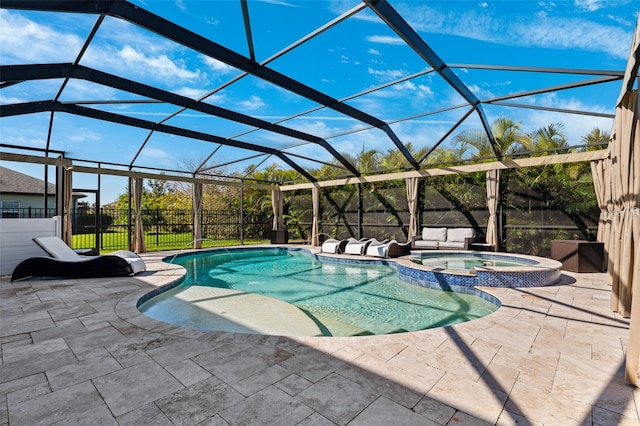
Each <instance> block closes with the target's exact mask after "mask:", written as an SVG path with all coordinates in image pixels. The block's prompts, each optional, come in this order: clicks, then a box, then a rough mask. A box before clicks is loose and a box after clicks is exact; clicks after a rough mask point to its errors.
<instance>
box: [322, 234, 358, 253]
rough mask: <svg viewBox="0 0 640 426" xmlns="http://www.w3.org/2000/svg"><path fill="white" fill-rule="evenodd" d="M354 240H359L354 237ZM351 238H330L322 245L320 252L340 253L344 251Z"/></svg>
mask: <svg viewBox="0 0 640 426" xmlns="http://www.w3.org/2000/svg"><path fill="white" fill-rule="evenodd" d="M353 240H354V241H357V240H356V239H355V238H353ZM348 242H349V240H337V239H335V238H329V239H328V240H326V241H325V242H324V243H322V246H321V247H320V253H334V254H340V253H343V252H344V248H345V246H346V245H347V243H348Z"/></svg>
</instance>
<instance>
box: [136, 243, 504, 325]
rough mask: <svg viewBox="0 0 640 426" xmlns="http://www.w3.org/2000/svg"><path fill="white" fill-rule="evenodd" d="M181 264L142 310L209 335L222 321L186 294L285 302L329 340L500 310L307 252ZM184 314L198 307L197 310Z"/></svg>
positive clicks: (231, 255)
mask: <svg viewBox="0 0 640 426" xmlns="http://www.w3.org/2000/svg"><path fill="white" fill-rule="evenodd" d="M173 263H176V264H180V265H182V266H184V267H185V268H186V269H187V276H186V278H185V281H184V282H183V283H181V284H180V285H179V286H177V287H176V288H174V289H172V290H170V291H168V292H165V293H162V294H160V295H158V296H155V297H153V298H151V299H150V300H148V301H147V302H145V303H144V304H143V305H141V306H140V308H139V309H140V310H141V311H142V312H143V313H145V314H146V315H149V316H151V317H153V318H155V319H158V320H161V321H164V322H169V323H172V324H178V325H183V326H191V327H195V328H199V329H202V330H213V329H215V328H211V327H215V319H213V318H212V320H211V321H210V323H209V321H208V320H207V316H206V315H203V314H202V313H201V312H198V313H196V312H195V310H197V309H198V308H197V307H195V306H193V307H192V308H190V307H189V306H190V305H186V306H185V304H184V303H183V302H181V300H180V293H181V292H185V291H190V290H193V289H194V287H220V288H226V289H231V290H236V291H242V292H251V293H257V294H260V295H263V296H267V297H271V298H276V299H279V300H282V301H285V302H287V303H290V304H292V305H294V306H296V307H298V308H299V309H301V310H302V311H304V312H305V313H306V314H307V315H308V316H310V317H311V318H312V319H313V320H314V321H315V322H316V323H317V324H318V325H319V327H320V329H321V331H322V334H323V335H326V336H353V335H371V334H390V333H399V332H406V331H416V330H423V329H427V328H433V327H442V326H446V325H451V324H455V323H460V322H465V321H470V320H473V319H476V318H480V317H483V316H485V315H488V314H490V313H491V312H494V311H495V310H496V309H497V308H498V307H497V306H496V305H495V304H493V303H491V302H489V301H486V300H484V299H482V298H480V297H478V296H476V295H473V294H464V293H454V292H445V291H440V290H432V289H427V288H422V287H419V286H416V285H413V284H409V283H406V282H404V281H402V280H400V279H399V278H398V277H397V272H396V269H395V268H394V267H393V266H386V265H363V266H357V265H351V264H341V263H325V262H320V261H318V260H317V259H316V258H315V257H313V256H312V255H310V254H307V253H304V252H300V251H288V250H284V249H252V250H245V251H242V250H238V251H235V250H233V251H229V252H220V251H216V252H209V253H208V254H203V253H199V254H194V255H188V256H181V257H177V258H176V259H175V260H174V262H173ZM214 299H215V298H214ZM211 303H215V300H212V301H211ZM176 309H180V310H181V311H180V313H177V312H176ZM184 309H187V310H188V309H194V313H193V314H190V313H189V312H184ZM194 319H196V321H195V323H194Z"/></svg>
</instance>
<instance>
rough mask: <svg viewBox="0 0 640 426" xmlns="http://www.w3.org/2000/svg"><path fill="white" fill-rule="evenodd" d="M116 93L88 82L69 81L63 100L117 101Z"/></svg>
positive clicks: (108, 88)
mask: <svg viewBox="0 0 640 426" xmlns="http://www.w3.org/2000/svg"><path fill="white" fill-rule="evenodd" d="M115 94H116V91H115V90H114V89H112V88H111V87H107V86H102V85H99V84H95V83H91V82H89V81H86V80H76V79H72V80H69V82H68V83H67V85H66V86H65V88H64V92H63V94H62V97H63V99H66V100H69V99H72V100H86V99H103V100H107V99H115Z"/></svg>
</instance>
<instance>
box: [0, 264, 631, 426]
mask: <svg viewBox="0 0 640 426" xmlns="http://www.w3.org/2000/svg"><path fill="white" fill-rule="evenodd" d="M166 254H167V253H163V254H160V253H151V254H146V255H144V258H145V260H146V262H147V265H148V268H149V271H148V272H146V273H144V274H142V275H138V276H136V277H133V278H117V279H116V278H111V279H85V280H71V279H68V280H52V279H34V280H27V281H20V282H16V283H10V282H9V279H8V278H6V277H4V278H1V279H0V307H1V310H0V344H1V358H2V362H1V364H0V395H1V396H2V399H1V402H0V425H4V424H10V425H16V426H17V425H37V424H60V425H73V424H77V425H89V424H98V425H110V424H114V425H117V424H120V425H173V424H175V425H260V424H264V425H288V424H291V425H346V424H349V425H391V424H393V425H447V424H456V425H484V424H500V425H511V424H532V425H583V424H584V425H616V424H620V425H640V421H639V420H638V419H639V410H638V405H640V389H637V388H635V387H632V386H629V385H627V384H626V383H625V382H624V380H623V368H624V351H625V349H626V344H627V338H628V321H627V320H625V319H622V318H620V317H618V316H616V315H614V314H613V313H612V312H611V310H610V309H609V291H610V287H609V285H608V277H607V275H606V274H573V273H563V280H562V283H561V284H559V285H556V286H550V287H543V288H529V289H485V290H486V291H488V292H490V293H492V294H494V295H495V296H496V297H498V298H499V299H500V300H501V301H502V303H503V305H502V307H501V308H500V309H499V310H498V311H496V312H495V313H493V314H491V315H489V316H487V317H484V318H482V319H479V320H476V321H472V322H468V323H464V324H458V325H455V326H451V327H445V328H439V329H433V330H425V331H421V332H414V333H405V334H397V335H388V336H372V337H339V338H327V337H296V338H291V337H278V336H262V335H251V334H233V333H222V332H208V333H205V332H200V331H196V330H190V329H184V328H178V327H174V326H170V325H166V324H163V323H160V322H158V321H155V320H152V319H150V318H148V317H145V316H143V315H141V314H140V313H139V312H138V311H137V309H136V307H135V304H136V301H137V300H138V299H139V298H140V297H141V296H142V295H143V294H145V293H148V292H149V291H151V290H153V289H154V288H155V287H157V286H160V285H164V284H166V283H169V282H171V281H173V280H175V279H177V278H179V277H180V276H181V274H182V269H181V268H180V267H178V266H168V265H167V264H163V263H161V258H162V256H164V255H166Z"/></svg>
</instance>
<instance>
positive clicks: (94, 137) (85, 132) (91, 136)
mask: <svg viewBox="0 0 640 426" xmlns="http://www.w3.org/2000/svg"><path fill="white" fill-rule="evenodd" d="M67 139H68V140H69V142H73V143H83V142H97V141H99V140H100V139H101V137H100V135H99V134H98V133H96V132H94V131H92V130H89V129H87V128H84V127H80V128H77V129H75V130H74V131H73V133H71V134H69V135H68V136H67Z"/></svg>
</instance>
